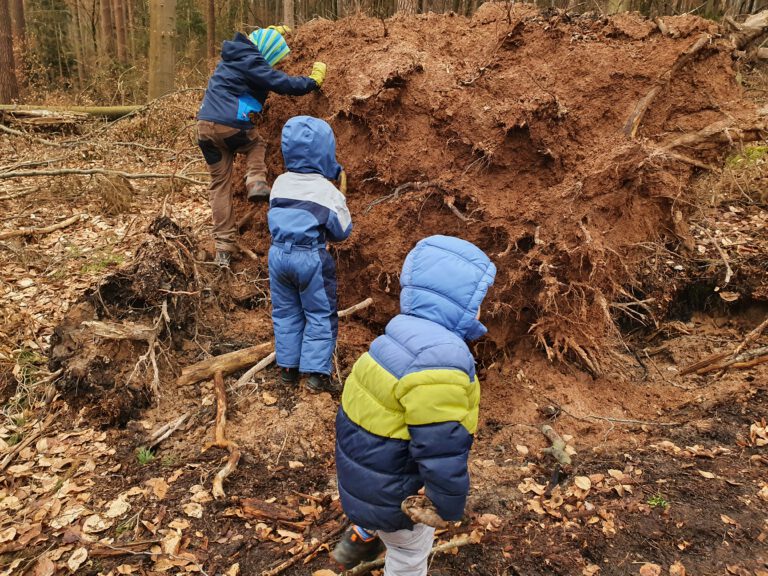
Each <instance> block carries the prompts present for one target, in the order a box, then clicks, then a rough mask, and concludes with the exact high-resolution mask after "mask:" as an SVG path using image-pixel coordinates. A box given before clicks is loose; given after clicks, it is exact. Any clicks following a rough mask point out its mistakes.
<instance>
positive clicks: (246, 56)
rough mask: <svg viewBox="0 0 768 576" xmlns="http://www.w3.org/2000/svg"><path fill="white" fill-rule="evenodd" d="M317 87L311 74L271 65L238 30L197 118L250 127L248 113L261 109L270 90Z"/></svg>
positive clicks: (297, 92) (227, 45)
mask: <svg viewBox="0 0 768 576" xmlns="http://www.w3.org/2000/svg"><path fill="white" fill-rule="evenodd" d="M316 88H317V82H315V81H314V80H313V79H312V78H309V77H308V76H289V75H288V74H286V73H285V72H282V71H280V70H275V69H274V68H272V66H270V65H269V63H268V62H267V61H266V60H265V59H264V57H263V56H262V55H261V52H259V49H258V48H256V46H255V45H254V44H253V42H251V41H250V40H249V39H248V37H247V36H245V35H243V34H240V33H239V32H238V33H237V34H235V37H234V38H233V39H232V40H226V41H224V44H223V45H222V48H221V60H220V61H219V63H218V65H217V66H216V70H215V71H214V72H213V75H212V76H211V79H210V80H209V81H208V89H207V90H206V91H205V97H204V98H203V104H202V106H201V107H200V111H199V112H198V114H197V118H198V119H199V120H209V121H211V122H216V123H217V124H224V125H225V126H231V127H233V128H239V129H241V130H247V129H249V128H251V127H252V126H253V124H252V123H251V121H250V119H249V114H251V113H254V112H255V113H258V112H261V110H262V108H263V106H264V101H265V100H266V99H267V95H268V94H269V92H277V93H278V94H288V95H291V96H301V95H302V94H307V93H309V92H311V91H312V90H315V89H316Z"/></svg>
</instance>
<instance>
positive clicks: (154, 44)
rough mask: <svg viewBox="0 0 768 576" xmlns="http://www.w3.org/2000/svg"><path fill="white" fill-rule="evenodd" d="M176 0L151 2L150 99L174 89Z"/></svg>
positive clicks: (152, 0)
mask: <svg viewBox="0 0 768 576" xmlns="http://www.w3.org/2000/svg"><path fill="white" fill-rule="evenodd" d="M175 34H176V0H150V2H149V99H150V100H154V99H155V98H158V97H160V96H162V95H163V94H167V93H168V92H171V91H173V84H174V66H175V61H176V58H175V56H176V53H175V47H174V42H173V40H174V36H175Z"/></svg>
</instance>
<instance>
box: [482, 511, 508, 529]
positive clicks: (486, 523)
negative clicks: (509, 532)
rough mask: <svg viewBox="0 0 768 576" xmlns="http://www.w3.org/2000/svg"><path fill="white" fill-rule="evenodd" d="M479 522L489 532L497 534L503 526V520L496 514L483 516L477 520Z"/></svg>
mask: <svg viewBox="0 0 768 576" xmlns="http://www.w3.org/2000/svg"><path fill="white" fill-rule="evenodd" d="M477 522H478V524H480V526H482V527H483V528H485V529H486V530H488V531H489V532H496V530H498V529H499V528H501V525H502V524H503V521H502V519H501V518H499V517H498V516H496V514H483V515H481V516H480V518H478V519H477Z"/></svg>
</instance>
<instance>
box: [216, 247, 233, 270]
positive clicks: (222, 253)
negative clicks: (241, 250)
mask: <svg viewBox="0 0 768 576" xmlns="http://www.w3.org/2000/svg"><path fill="white" fill-rule="evenodd" d="M231 260H232V254H231V253H229V252H227V251H226V250H217V251H216V257H215V258H214V259H213V263H214V264H216V265H217V266H218V267H219V268H229V263H230V262H231Z"/></svg>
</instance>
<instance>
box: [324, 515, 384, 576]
mask: <svg viewBox="0 0 768 576" xmlns="http://www.w3.org/2000/svg"><path fill="white" fill-rule="evenodd" d="M384 549H385V546H384V542H382V541H381V539H380V538H379V537H378V536H376V534H375V533H372V532H368V531H367V530H365V529H363V528H360V526H355V525H353V526H352V527H351V528H349V529H347V531H346V532H344V536H342V537H341V540H339V543H338V544H336V548H334V549H333V552H331V557H332V558H333V559H334V560H335V561H336V562H338V563H339V564H341V565H342V566H343V567H344V570H350V569H352V568H354V567H355V566H357V565H358V564H361V563H363V562H370V561H371V560H375V559H376V558H377V557H378V556H379V554H381V553H382V552H384Z"/></svg>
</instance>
